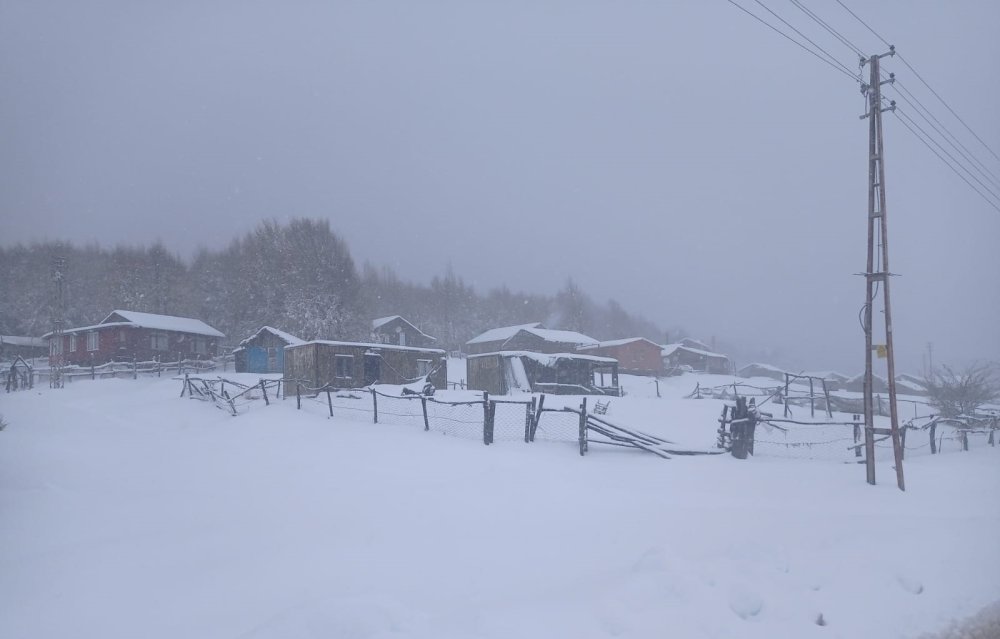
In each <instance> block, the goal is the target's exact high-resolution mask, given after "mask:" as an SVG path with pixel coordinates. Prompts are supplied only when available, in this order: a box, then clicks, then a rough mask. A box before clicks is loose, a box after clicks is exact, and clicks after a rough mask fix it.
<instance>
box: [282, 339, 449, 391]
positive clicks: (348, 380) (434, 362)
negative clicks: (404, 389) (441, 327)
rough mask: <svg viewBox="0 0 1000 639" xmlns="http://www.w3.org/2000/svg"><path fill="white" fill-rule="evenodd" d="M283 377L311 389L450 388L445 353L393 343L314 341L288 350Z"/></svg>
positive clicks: (287, 348)
mask: <svg viewBox="0 0 1000 639" xmlns="http://www.w3.org/2000/svg"><path fill="white" fill-rule="evenodd" d="M284 360H285V361H284V376H285V379H286V380H289V381H292V380H294V381H295V382H297V383H299V384H302V385H303V386H304V387H306V388H308V389H319V388H326V387H330V388H363V387H366V386H371V385H372V384H412V383H417V382H421V381H423V380H424V379H426V381H427V382H430V383H431V384H433V385H434V387H435V388H437V389H445V388H447V386H448V360H447V357H446V354H445V352H444V351H443V350H440V349H436V348H417V347H413V346H398V345H394V344H375V343H371V344H367V343H361V342H337V341H330V340H313V341H309V342H303V343H301V344H294V345H291V346H287V347H285V354H284Z"/></svg>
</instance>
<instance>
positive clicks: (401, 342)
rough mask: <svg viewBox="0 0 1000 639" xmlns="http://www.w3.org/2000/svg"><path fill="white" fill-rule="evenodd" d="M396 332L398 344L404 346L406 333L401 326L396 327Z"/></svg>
mask: <svg viewBox="0 0 1000 639" xmlns="http://www.w3.org/2000/svg"><path fill="white" fill-rule="evenodd" d="M396 332H397V333H399V345H400V346H406V333H404V332H403V329H402V328H397V329H396Z"/></svg>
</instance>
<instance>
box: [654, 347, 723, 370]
mask: <svg viewBox="0 0 1000 639" xmlns="http://www.w3.org/2000/svg"><path fill="white" fill-rule="evenodd" d="M662 353H663V355H662V356H663V366H664V368H665V369H666V371H667V374H676V373H678V372H682V371H685V370H691V371H695V372H700V373H716V374H720V375H728V374H731V373H732V372H733V365H732V363H731V362H730V361H729V358H728V357H726V356H725V355H723V354H721V353H713V352H711V351H706V350H701V349H698V348H691V347H689V346H685V345H684V344H666V345H664V346H663V351H662Z"/></svg>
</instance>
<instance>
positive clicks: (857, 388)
mask: <svg viewBox="0 0 1000 639" xmlns="http://www.w3.org/2000/svg"><path fill="white" fill-rule="evenodd" d="M843 390H845V391H851V392H854V393H863V392H864V391H865V374H864V373H859V374H857V375H855V376H854V377H852V378H851V379H849V380H847V381H846V382H844V387H843ZM872 392H873V393H888V392H889V382H887V381H886V380H885V378H884V377H880V376H879V375H872Z"/></svg>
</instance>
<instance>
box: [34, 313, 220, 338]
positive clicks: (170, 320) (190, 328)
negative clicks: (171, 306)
mask: <svg viewBox="0 0 1000 639" xmlns="http://www.w3.org/2000/svg"><path fill="white" fill-rule="evenodd" d="M115 315H117V316H118V317H120V318H122V319H123V320H125V321H123V322H120V321H119V322H114V321H110V320H111V318H112V317H114V316H115ZM119 326H120V327H127V326H131V327H138V328H151V329H153V330H155V331H175V332H177V333H190V334H192V335H205V336H207V337H225V335H223V334H222V333H221V332H219V331H217V330H216V329H214V328H212V327H211V326H209V325H208V324H206V323H205V322H203V321H201V320H197V319H192V318H190V317H174V316H173V315H156V314H154V313H140V312H138V311H112V312H111V313H110V314H108V316H107V317H105V318H104V319H103V320H102V321H101V323H100V324H93V325H91V326H75V327H73V328H67V329H66V330H65V331H63V332H64V333H66V334H67V335H68V334H70V333H84V332H87V331H93V330H97V329H99V328H113V327H119ZM49 337H52V332H51V331H50V332H48V333H46V334H45V335H42V339H47V338H49Z"/></svg>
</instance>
